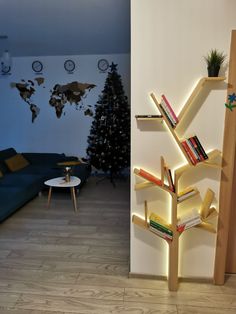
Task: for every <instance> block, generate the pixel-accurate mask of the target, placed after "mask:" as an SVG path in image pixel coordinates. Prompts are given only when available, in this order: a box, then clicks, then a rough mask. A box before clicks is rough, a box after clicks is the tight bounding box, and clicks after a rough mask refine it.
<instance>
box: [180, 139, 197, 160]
mask: <svg viewBox="0 0 236 314" xmlns="http://www.w3.org/2000/svg"><path fill="white" fill-rule="evenodd" d="M181 144H182V146H183V148H184V150H185V152H186V153H187V155H188V157H189V159H190V161H191V163H192V164H193V165H196V163H197V160H196V158H195V156H194V154H193V153H192V151H191V150H190V148H189V146H188V144H187V142H186V141H183V142H181Z"/></svg>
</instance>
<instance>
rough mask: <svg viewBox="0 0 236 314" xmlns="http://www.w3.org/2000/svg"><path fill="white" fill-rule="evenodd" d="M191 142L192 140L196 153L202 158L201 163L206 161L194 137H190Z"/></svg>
mask: <svg viewBox="0 0 236 314" xmlns="http://www.w3.org/2000/svg"><path fill="white" fill-rule="evenodd" d="M189 140H190V142H191V144H192V145H193V146H194V149H195V150H196V152H197V153H198V155H199V157H200V160H201V161H203V160H205V159H204V157H203V154H202V152H201V150H200V149H199V148H198V146H197V143H196V141H195V139H194V138H193V137H190V138H189Z"/></svg>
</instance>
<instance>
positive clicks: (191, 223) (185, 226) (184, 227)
mask: <svg viewBox="0 0 236 314" xmlns="http://www.w3.org/2000/svg"><path fill="white" fill-rule="evenodd" d="M201 223H202V220H201V218H200V217H198V218H195V219H193V220H191V221H189V222H186V223H183V224H178V225H177V231H179V232H183V231H184V230H187V229H190V228H192V227H194V226H197V225H199V224H201Z"/></svg>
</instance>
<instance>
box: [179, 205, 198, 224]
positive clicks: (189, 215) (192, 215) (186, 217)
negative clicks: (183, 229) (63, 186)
mask: <svg viewBox="0 0 236 314" xmlns="http://www.w3.org/2000/svg"><path fill="white" fill-rule="evenodd" d="M196 218H200V213H199V212H198V210H197V209H196V208H193V209H191V210H189V211H187V212H186V213H185V214H183V215H182V216H181V217H179V218H178V223H177V225H181V224H186V223H188V222H190V221H192V220H195V219H196Z"/></svg>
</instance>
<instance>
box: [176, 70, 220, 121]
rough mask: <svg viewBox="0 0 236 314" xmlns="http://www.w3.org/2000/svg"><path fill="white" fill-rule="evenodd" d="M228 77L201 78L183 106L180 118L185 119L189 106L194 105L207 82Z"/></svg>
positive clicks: (180, 119) (218, 80)
mask: <svg viewBox="0 0 236 314" xmlns="http://www.w3.org/2000/svg"><path fill="white" fill-rule="evenodd" d="M225 79H226V78H225V77H223V76H222V77H203V78H201V79H200V80H199V81H198V83H197V85H196V86H195V88H194V89H193V91H192V93H191V95H190V96H189V98H188V100H187V101H186V103H185V105H184V106H183V108H182V110H181V111H180V113H179V115H178V118H179V121H180V123H181V121H183V119H184V117H185V116H186V114H187V112H188V110H189V108H190V107H191V106H192V104H193V102H194V101H195V100H196V98H197V97H198V96H199V95H200V93H201V91H202V89H203V88H204V86H205V84H206V83H207V82H222V81H224V80H225Z"/></svg>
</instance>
